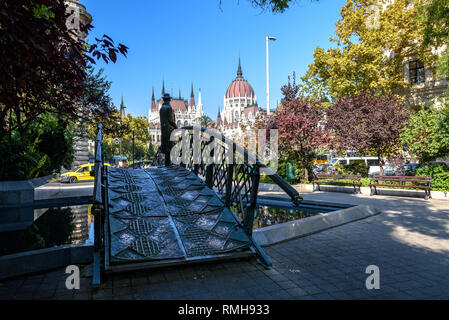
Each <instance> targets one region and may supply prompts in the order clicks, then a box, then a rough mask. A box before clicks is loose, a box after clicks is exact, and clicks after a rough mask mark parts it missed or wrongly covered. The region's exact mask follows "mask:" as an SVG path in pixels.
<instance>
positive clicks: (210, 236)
mask: <svg viewBox="0 0 449 320" xmlns="http://www.w3.org/2000/svg"><path fill="white" fill-rule="evenodd" d="M198 130H200V131H201V134H202V140H201V146H200V149H201V153H200V155H199V156H198V155H195V154H194V152H191V153H190V155H189V156H188V158H187V159H184V160H183V162H182V163H181V164H179V165H173V164H172V165H169V166H164V165H163V163H164V159H163V158H164V155H162V154H161V152H160V150H159V151H158V153H157V155H156V157H155V159H154V161H153V166H151V167H150V168H148V169H121V168H113V167H108V166H103V163H104V161H103V157H102V148H101V144H102V127H101V124H100V125H99V126H98V133H97V140H96V147H95V172H94V173H92V174H94V175H95V185H94V206H93V213H94V232H95V240H94V273H93V285H94V286H99V285H100V275H101V274H102V273H107V272H118V271H126V270H135V269H142V268H152V267H162V266H168V265H180V264H188V263H199V262H207V261H213V260H226V259H236V258H248V257H251V256H255V257H259V258H260V261H261V262H262V263H263V264H264V265H265V266H267V267H270V266H271V261H270V260H269V258H268V257H267V256H266V255H265V253H264V252H263V250H262V249H261V248H260V247H259V246H258V244H257V243H256V242H255V241H254V240H253V238H252V229H253V222H254V216H255V212H256V210H257V207H256V206H257V192H258V186H259V179H260V169H261V168H265V169H267V167H266V166H265V165H264V164H263V163H261V162H259V161H258V160H257V158H256V157H254V156H253V155H251V154H249V153H248V152H247V151H246V150H244V149H243V148H241V147H240V146H238V145H237V144H236V143H234V142H232V141H230V140H228V139H227V138H226V137H224V136H222V135H220V134H218V133H217V132H214V131H210V130H208V129H204V128H198V127H196V128H194V127H184V128H182V130H181V131H182V133H183V137H184V140H183V141H184V143H185V141H187V144H190V145H192V144H193V136H194V134H195V131H198ZM186 137H187V138H188V139H187V140H185V138H186ZM212 144H214V146H215V148H213V149H212V148H210V146H211V145H212ZM217 146H218V147H217ZM229 149H232V150H233V160H234V161H232V163H229V161H228V162H226V161H225V155H226V154H227V152H229ZM214 152H215V154H214ZM206 156H212V157H215V159H216V160H218V161H215V162H214V163H212V164H207V161H206ZM195 157H197V159H194V158H195ZM194 160H196V161H194ZM269 176H270V178H272V179H273V181H274V182H275V183H277V184H278V185H279V186H280V187H281V188H282V189H283V190H284V191H285V192H287V194H289V195H290V196H291V199H292V201H293V202H294V203H295V204H299V202H301V201H302V198H301V197H300V196H299V195H298V193H297V191H296V190H295V189H293V188H292V187H291V186H290V185H289V184H288V183H286V182H285V181H284V180H282V179H281V178H280V177H279V176H278V175H276V174H275V173H274V172H271V174H269Z"/></svg>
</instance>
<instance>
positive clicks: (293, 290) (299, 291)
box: [285, 288, 309, 299]
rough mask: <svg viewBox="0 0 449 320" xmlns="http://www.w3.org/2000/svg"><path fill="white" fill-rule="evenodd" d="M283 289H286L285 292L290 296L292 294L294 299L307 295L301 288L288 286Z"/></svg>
mask: <svg viewBox="0 0 449 320" xmlns="http://www.w3.org/2000/svg"><path fill="white" fill-rule="evenodd" d="M285 291H287V293H288V294H289V295H290V296H292V297H293V298H294V299H296V298H298V297H303V296H307V295H309V294H308V293H307V292H306V291H305V290H303V289H301V288H290V289H287V290H285Z"/></svg>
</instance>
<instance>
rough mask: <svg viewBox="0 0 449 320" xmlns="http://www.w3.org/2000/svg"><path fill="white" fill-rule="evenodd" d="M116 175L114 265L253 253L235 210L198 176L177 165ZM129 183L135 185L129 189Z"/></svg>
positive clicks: (111, 189)
mask: <svg viewBox="0 0 449 320" xmlns="http://www.w3.org/2000/svg"><path fill="white" fill-rule="evenodd" d="M117 171H120V170H115V172H113V173H114V177H113V179H111V180H110V183H109V194H110V200H109V212H110V216H109V218H110V230H111V232H110V234H111V263H123V262H127V261H128V262H129V261H134V262H136V261H147V260H159V259H172V258H179V257H184V258H186V259H187V258H194V257H205V256H213V255H216V254H223V253H225V252H232V251H233V250H242V249H247V248H249V246H250V240H249V238H248V237H247V236H246V235H245V233H244V232H243V230H242V228H241V227H240V225H239V224H238V222H237V220H236V219H235V218H234V217H233V215H232V213H231V211H230V210H229V209H228V208H226V207H225V206H224V203H223V202H222V201H221V200H220V199H219V198H218V196H217V194H216V193H215V192H213V191H212V190H211V189H209V188H208V187H207V186H206V184H205V183H204V181H202V180H201V179H200V178H199V177H198V176H196V175H195V174H194V173H193V172H191V171H189V170H187V169H185V168H182V167H178V166H172V167H161V168H150V169H146V170H131V172H132V174H126V173H123V172H117ZM117 177H122V178H123V180H120V179H118V180H116V178H117ZM129 179H133V180H134V182H135V184H127V183H126V181H129ZM163 216H165V218H164V217H163ZM170 221H172V222H170ZM236 230H240V231H241V233H240V235H239V236H236Z"/></svg>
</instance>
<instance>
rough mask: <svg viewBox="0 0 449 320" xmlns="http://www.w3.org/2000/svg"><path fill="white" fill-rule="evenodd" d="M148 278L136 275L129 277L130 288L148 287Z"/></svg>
mask: <svg viewBox="0 0 449 320" xmlns="http://www.w3.org/2000/svg"><path fill="white" fill-rule="evenodd" d="M148 283H149V281H148V277H147V276H146V275H142V274H138V275H135V276H132V277H131V286H133V287H138V286H144V285H148Z"/></svg>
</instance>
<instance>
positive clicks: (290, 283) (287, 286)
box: [277, 280, 298, 290]
mask: <svg viewBox="0 0 449 320" xmlns="http://www.w3.org/2000/svg"><path fill="white" fill-rule="evenodd" d="M277 284H278V285H279V286H280V287H281V288H282V289H284V290H287V289H293V288H297V287H298V286H297V285H296V283H294V282H293V281H291V280H287V281H280V282H278V283H277Z"/></svg>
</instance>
